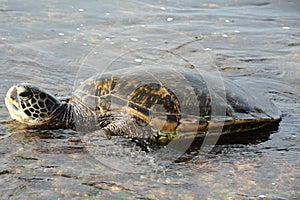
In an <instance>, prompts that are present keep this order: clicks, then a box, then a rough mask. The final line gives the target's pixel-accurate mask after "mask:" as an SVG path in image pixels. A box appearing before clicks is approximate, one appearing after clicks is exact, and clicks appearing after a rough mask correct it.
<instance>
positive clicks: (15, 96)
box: [11, 91, 18, 100]
mask: <svg viewBox="0 0 300 200" xmlns="http://www.w3.org/2000/svg"><path fill="white" fill-rule="evenodd" d="M11 98H12V99H13V100H18V94H17V91H15V92H14V93H13V94H12V95H11Z"/></svg>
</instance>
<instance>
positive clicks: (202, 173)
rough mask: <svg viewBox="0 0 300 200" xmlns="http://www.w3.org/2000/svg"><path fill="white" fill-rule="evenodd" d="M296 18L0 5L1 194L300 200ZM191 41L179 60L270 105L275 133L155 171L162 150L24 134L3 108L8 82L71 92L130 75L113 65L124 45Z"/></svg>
mask: <svg viewBox="0 0 300 200" xmlns="http://www.w3.org/2000/svg"><path fill="white" fill-rule="evenodd" d="M299 10H300V4H299V3H298V1H296V0H295V1H280V0H274V1H258V0H255V1H226V2H224V1H218V0H215V1H198V0H194V1H193V0H191V1H176V0H169V1H143V0H139V1H129V2H126V3H124V2H123V1H113V2H112V1H105V0H101V1H89V2H83V1H82V2H80V1H73V0H68V1H63V2H61V1H56V0H52V1H48V2H45V1H41V2H37V1H31V0H28V1H26V2H24V1H18V0H10V1H8V0H7V1H0V16H1V17H0V22H1V28H0V39H1V40H0V46H1V48H0V55H1V56H0V69H1V70H0V97H1V101H0V108H1V113H0V121H1V124H0V130H1V132H0V134H1V135H0V136H1V140H0V155H1V156H0V185H1V189H0V194H1V197H2V198H3V199H20V198H23V199H70V198H73V199H82V198H86V199H93V198H106V197H107V198H121V199H124V198H125V199H133V198H145V199H166V198H170V199H174V198H178V199H220V198H224V199H229V198H233V199H258V198H266V199H299V198H300V194H299V191H300V188H299V175H300V169H299V164H300V163H299V160H300V159H299V150H300V149H299V137H300V132H299V128H300V123H299V117H300V111H299V110H300V88H299V85H300V79H299V77H300V59H299V58H300V57H299V54H300V24H299V18H300V15H299ZM197 38H198V39H197ZM191 40H196V42H195V43H193V45H194V46H187V47H186V48H183V49H182V51H181V52H180V53H181V54H183V55H185V56H188V58H189V60H190V62H192V63H193V62H196V63H203V64H202V67H203V68H205V69H206V70H210V67H211V66H216V67H217V69H218V70H219V71H220V72H221V73H222V76H224V77H230V78H231V79H233V80H235V81H236V82H238V83H239V84H240V85H244V86H247V87H250V88H252V89H253V90H255V91H256V92H257V93H260V94H262V95H263V96H265V98H268V99H271V100H272V101H273V102H274V104H275V105H276V106H277V107H278V108H279V109H280V111H281V112H282V121H281V123H280V126H279V129H278V130H276V131H274V132H272V133H270V134H267V135H266V136H264V137H261V138H260V137H259V138H257V139H255V140H254V141H251V142H249V143H246V144H244V143H240V142H236V143H233V144H229V143H228V144H222V145H217V146H215V147H214V149H213V151H211V152H209V153H205V152H197V153H195V154H194V155H193V154H190V155H186V157H185V159H184V160H182V161H181V162H168V163H166V164H163V165H157V163H156V161H157V160H159V159H160V160H166V161H168V154H165V155H162V154H156V153H155V152H151V153H145V152H143V151H141V150H140V149H139V148H138V147H136V146H135V145H134V144H132V143H130V142H128V141H127V140H122V139H120V140H118V141H117V142H116V141H114V140H106V139H105V138H104V137H103V140H101V141H99V146H98V147H99V148H98V149H92V150H91V149H89V148H87V146H86V144H85V143H83V142H82V140H81V139H80V137H79V136H78V133H77V132H74V131H71V130H28V129H26V127H24V126H22V125H20V124H18V123H16V122H14V121H11V120H10V117H9V114H8V111H7V110H6V108H5V106H4V97H5V94H6V91H7V90H8V88H9V87H10V86H11V85H13V84H16V83H19V82H24V81H27V82H32V83H35V84H37V85H40V86H42V87H44V88H46V89H47V90H49V91H51V92H53V93H54V94H56V95H58V96H70V95H71V94H72V92H73V91H74V90H75V88H76V86H77V85H78V84H79V83H80V82H81V81H82V80H84V79H85V78H87V77H89V76H91V75H94V74H95V73H96V72H97V73H98V72H101V71H103V70H105V69H107V67H108V66H109V67H116V68H118V67H121V68H123V67H128V66H123V65H122V66H120V63H122V62H123V61H122V62H119V60H120V59H117V58H118V57H119V56H120V55H125V57H126V55H128V56H127V57H126V58H128V59H129V60H130V59H131V57H130V56H131V55H133V54H131V53H129V54H128V49H137V48H145V47H159V48H165V47H166V46H168V45H170V46H172V45H173V46H176V45H180V44H183V43H185V42H188V41H191ZM141 41H146V43H145V42H144V43H141ZM165 41H168V43H164V42H165ZM189 47H190V48H191V49H195V48H197V50H196V51H191V52H190V51H189V50H190V49H189ZM198 47H199V48H198ZM135 52H137V51H135ZM126 53H127V54H126ZM122 58H124V56H123V57H122ZM167 59H168V57H164V60H167ZM113 61H115V62H113ZM131 61H132V60H131ZM136 61H139V60H136ZM169 61H170V62H172V61H174V60H172V59H169ZM177 61H178V62H179V64H181V63H180V60H175V62H176V63H177ZM157 62H158V63H163V61H161V60H160V61H157ZM123 63H124V62H123ZM183 65H184V62H183ZM95 155H99V156H101V155H102V156H106V158H107V160H106V163H109V162H111V163H110V164H111V165H110V166H107V165H104V164H105V162H104V163H103V162H99V160H98V159H95ZM158 156H165V157H164V158H163V159H161V158H160V157H158ZM109 159H112V160H109ZM171 160H172V159H171ZM172 161H173V160H172ZM126 162H127V163H126ZM128 163H129V164H130V165H128ZM122 165H123V168H122ZM124 165H125V166H126V167H128V171H127V172H126V170H124ZM112 166H113V168H112ZM116 168H120V169H122V170H120V171H118V170H115V169H116ZM135 169H139V170H137V171H138V173H133V172H132V171H134V170H135Z"/></svg>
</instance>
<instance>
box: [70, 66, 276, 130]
mask: <svg viewBox="0 0 300 200" xmlns="http://www.w3.org/2000/svg"><path fill="white" fill-rule="evenodd" d="M75 95H76V96H77V97H78V98H79V99H81V100H82V102H83V103H84V104H85V105H87V106H88V107H89V108H90V109H92V110H94V111H95V112H96V113H107V112H109V113H125V114H128V115H130V116H133V117H135V118H137V119H139V120H142V121H143V122H145V123H146V124H149V125H151V127H152V128H154V129H156V130H159V131H160V132H164V131H165V132H177V133H178V132H183V133H185V132H197V133H206V132H207V131H208V130H209V129H210V130H216V131H221V132H222V133H229V132H240V131H248V130H254V129H257V128H260V127H262V126H263V125H265V124H270V123H273V122H274V121H278V120H280V113H279V111H278V110H277V109H276V108H275V106H274V105H273V104H272V103H271V102H270V101H268V100H266V99H264V98H263V97H260V96H258V95H257V94H253V93H249V92H248V91H247V90H244V89H242V88H241V87H239V86H238V85H236V84H235V83H234V82H233V81H230V80H227V79H224V78H221V77H220V76H218V75H215V74H213V73H210V72H206V71H205V72H204V71H200V70H198V69H188V68H153V67H151V68H148V69H145V68H132V69H129V70H128V69H122V70H116V71H111V72H105V73H103V74H99V75H96V76H93V77H91V78H89V79H88V80H86V81H85V82H84V83H83V84H82V85H81V86H80V87H79V88H78V89H77V90H76V92H75Z"/></svg>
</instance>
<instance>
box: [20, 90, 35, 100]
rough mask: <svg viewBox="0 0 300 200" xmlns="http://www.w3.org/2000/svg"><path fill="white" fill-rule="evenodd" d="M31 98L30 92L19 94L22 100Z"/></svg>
mask: <svg viewBox="0 0 300 200" xmlns="http://www.w3.org/2000/svg"><path fill="white" fill-rule="evenodd" d="M31 96H32V94H31V93H30V92H21V93H20V94H19V97H20V98H23V99H29V98H30V97H31Z"/></svg>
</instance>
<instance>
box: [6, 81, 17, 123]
mask: <svg viewBox="0 0 300 200" xmlns="http://www.w3.org/2000/svg"><path fill="white" fill-rule="evenodd" d="M5 105H6V107H7V109H8V111H9V113H10V115H11V117H12V118H13V119H17V118H20V113H19V110H20V109H19V108H20V105H19V99H18V94H17V86H12V87H11V88H10V89H9V90H8V91H7V94H6V97H5Z"/></svg>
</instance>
